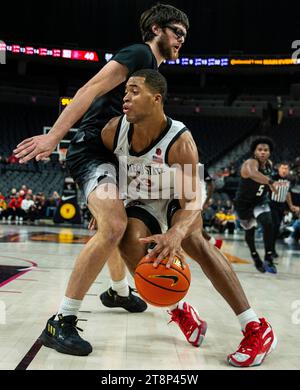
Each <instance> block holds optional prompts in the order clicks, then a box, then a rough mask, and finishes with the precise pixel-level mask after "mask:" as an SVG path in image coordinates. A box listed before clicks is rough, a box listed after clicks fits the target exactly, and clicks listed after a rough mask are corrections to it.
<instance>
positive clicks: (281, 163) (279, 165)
mask: <svg viewBox="0 0 300 390" xmlns="http://www.w3.org/2000/svg"><path fill="white" fill-rule="evenodd" d="M281 165H287V166H288V167H289V166H290V163H289V162H288V161H281V162H280V163H279V164H278V168H279V167H281Z"/></svg>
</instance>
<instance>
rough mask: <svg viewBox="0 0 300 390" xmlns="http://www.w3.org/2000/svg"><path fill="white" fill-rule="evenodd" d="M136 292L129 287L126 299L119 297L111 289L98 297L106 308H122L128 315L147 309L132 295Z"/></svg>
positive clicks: (144, 304)
mask: <svg viewBox="0 0 300 390" xmlns="http://www.w3.org/2000/svg"><path fill="white" fill-rule="evenodd" d="M132 292H136V290H135V289H134V288H132V287H130V286H129V295H128V297H121V296H120V295H118V293H117V292H116V291H114V290H113V289H112V288H111V287H110V288H109V289H108V290H107V291H105V292H104V293H102V294H101V295H100V297H99V298H100V301H101V302H102V304H103V305H104V306H106V307H122V308H123V309H125V310H127V311H129V312H130V313H141V312H143V311H145V310H146V309H147V303H146V302H144V301H143V300H142V299H141V298H139V297H137V296H136V295H134V294H132Z"/></svg>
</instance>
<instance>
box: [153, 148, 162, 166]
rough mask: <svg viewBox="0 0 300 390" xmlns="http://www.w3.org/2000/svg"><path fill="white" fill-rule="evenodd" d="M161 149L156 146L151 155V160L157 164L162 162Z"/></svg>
mask: <svg viewBox="0 0 300 390" xmlns="http://www.w3.org/2000/svg"><path fill="white" fill-rule="evenodd" d="M161 154H162V150H161V149H160V148H157V149H156V151H155V154H154V155H153V156H152V160H153V161H155V162H157V163H159V164H163V162H164V161H163V159H162V156H161Z"/></svg>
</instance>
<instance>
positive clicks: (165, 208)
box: [102, 69, 277, 367]
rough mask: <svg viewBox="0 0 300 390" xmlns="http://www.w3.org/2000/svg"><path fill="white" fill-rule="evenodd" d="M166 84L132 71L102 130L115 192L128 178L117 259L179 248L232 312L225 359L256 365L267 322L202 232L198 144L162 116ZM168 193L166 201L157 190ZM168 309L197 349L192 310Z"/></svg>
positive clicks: (268, 331)
mask: <svg viewBox="0 0 300 390" xmlns="http://www.w3.org/2000/svg"><path fill="white" fill-rule="evenodd" d="M166 89H167V86H166V82H165V80H164V77H163V76H162V75H160V74H159V73H158V72H156V71H153V70H149V69H146V70H141V71H137V72H135V73H134V74H133V75H132V76H131V78H130V79H129V80H128V82H127V84H126V92H125V98H124V105H123V112H124V114H125V116H123V117H117V118H113V119H112V120H111V121H110V122H109V123H108V124H107V125H106V127H105V128H104V129H103V131H102V139H103V142H104V144H105V145H106V147H107V148H108V149H109V150H113V152H114V154H115V155H116V156H117V158H118V160H119V162H120V164H119V188H120V192H122V190H123V187H122V183H121V181H122V180H123V179H124V176H125V181H126V182H127V193H126V199H125V204H126V212H127V216H128V224H127V229H126V232H125V234H124V236H123V239H122V240H121V244H120V246H119V247H120V251H121V254H122V257H123V258H124V260H125V261H126V264H127V266H128V268H129V269H130V270H131V272H132V273H133V272H134V270H135V267H136V266H137V264H138V262H139V261H140V259H141V258H142V257H143V256H144V255H146V254H147V249H148V245H149V244H151V243H155V244H156V246H155V247H154V248H152V249H150V251H149V253H148V257H149V258H155V259H156V260H155V261H154V266H157V264H159V263H160V261H161V260H162V259H163V258H165V257H169V258H170V259H172V258H173V257H174V256H175V255H177V256H178V257H181V258H182V257H183V253H182V249H183V250H184V251H185V252H186V253H187V254H188V255H189V256H190V257H191V258H193V259H194V260H196V262H197V263H198V264H199V265H200V266H201V267H202V269H203V270H204V272H205V273H206V274H207V276H208V277H209V278H210V280H211V281H212V283H213V285H214V286H215V288H216V289H217V290H218V291H219V292H220V293H221V294H222V296H223V297H224V298H225V299H226V300H227V302H228V303H229V304H230V306H231V307H232V309H233V310H234V312H235V314H236V315H237V316H238V319H239V321H240V325H241V327H242V330H243V333H244V336H245V337H244V339H243V340H242V342H241V344H240V345H239V347H238V350H237V351H236V352H235V353H233V354H231V355H229V356H228V361H229V363H230V364H232V365H234V366H239V367H248V366H254V365H259V364H261V363H262V362H263V360H264V358H265V356H266V355H267V354H268V353H270V352H271V351H272V349H274V348H275V346H276V342H277V340H276V337H275V335H274V333H273V331H272V328H271V326H270V325H269V324H268V323H267V322H266V320H265V319H263V318H261V319H258V317H257V315H256V314H255V312H254V311H253V310H252V309H251V308H250V305H249V303H248V301H247V298H246V296H245V294H244V291H243V289H242V287H241V285H240V283H239V281H238V279H237V276H236V274H235V273H234V271H233V269H232V268H231V266H230V264H229V262H228V261H227V259H226V258H225V257H224V255H223V254H222V253H221V252H220V251H219V250H218V249H216V248H215V247H214V246H212V245H210V244H209V243H208V242H207V241H206V240H205V239H204V238H203V236H202V234H201V231H202V219H201V213H200V211H199V207H201V206H200V204H201V199H199V196H198V194H197V192H198V193H199V192H200V191H199V180H198V163H199V158H198V152H197V147H196V145H195V143H194V140H193V138H192V135H191V133H190V132H189V131H188V129H187V128H186V127H185V125H184V124H183V123H182V122H178V121H174V120H172V119H170V118H168V117H166V116H165V114H164V110H163V101H164V98H165V95H166ZM124 160H125V164H124ZM174 166H176V167H177V168H176V169H175V168H173V167H174ZM186 167H190V168H191V169H190V171H188V172H187V171H186V169H185V168H186ZM173 169H175V174H174V175H172V173H174V171H173ZM182 171H183V180H182V176H181V179H180V182H182V183H183V184H182V186H183V188H182V191H179V198H178V199H176V196H177V195H178V187H176V188H175V184H176V182H175V181H173V180H172V179H173V178H174V176H175V177H177V176H178V174H179V176H180V175H181V173H182ZM164 179H166V180H164ZM187 186H189V188H187ZM152 187H154V190H153V191H152ZM191 189H192V192H190V190H191ZM196 189H197V190H196ZM168 190H169V197H168V198H167V199H166V198H164V193H168ZM194 191H196V193H194ZM149 193H150V194H151V195H152V198H150V199H149ZM191 194H193V196H190V195H191ZM153 195H154V196H153ZM180 195H182V196H181V197H180ZM153 198H154V199H153ZM199 202H200V203H199ZM169 262H171V260H169ZM167 266H168V265H167ZM169 313H170V315H171V320H172V321H174V322H175V323H177V324H178V325H179V327H180V329H181V330H182V332H183V333H184V335H185V337H186V339H187V341H188V342H189V343H190V344H192V345H193V346H199V345H200V344H201V342H202V341H203V338H204V335H205V332H206V326H207V325H206V322H205V321H203V320H201V319H200V318H199V315H198V313H197V311H196V310H195V309H194V308H193V307H192V306H191V305H189V304H188V303H187V302H179V303H178V305H175V306H174V307H171V308H170V311H169Z"/></svg>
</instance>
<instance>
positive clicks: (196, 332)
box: [169, 302, 207, 347]
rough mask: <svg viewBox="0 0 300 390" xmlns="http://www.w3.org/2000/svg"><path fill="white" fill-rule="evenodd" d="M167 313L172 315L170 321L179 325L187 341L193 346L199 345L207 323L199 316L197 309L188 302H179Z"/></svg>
mask: <svg viewBox="0 0 300 390" xmlns="http://www.w3.org/2000/svg"><path fill="white" fill-rule="evenodd" d="M169 314H170V315H171V316H172V317H171V320H170V322H172V321H174V322H176V324H178V325H179V327H180V329H181V330H182V332H183V334H184V335H185V338H186V339H187V341H188V342H189V343H190V344H192V345H193V346H194V347H200V345H201V344H202V341H203V340H204V336H205V333H206V329H207V324H206V322H205V321H203V320H201V319H200V318H199V314H198V313H197V311H196V310H195V309H194V308H193V307H192V306H191V305H189V304H188V303H186V302H180V303H179V304H178V307H177V308H176V309H174V310H172V311H170V312H169ZM170 322H169V323H170Z"/></svg>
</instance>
